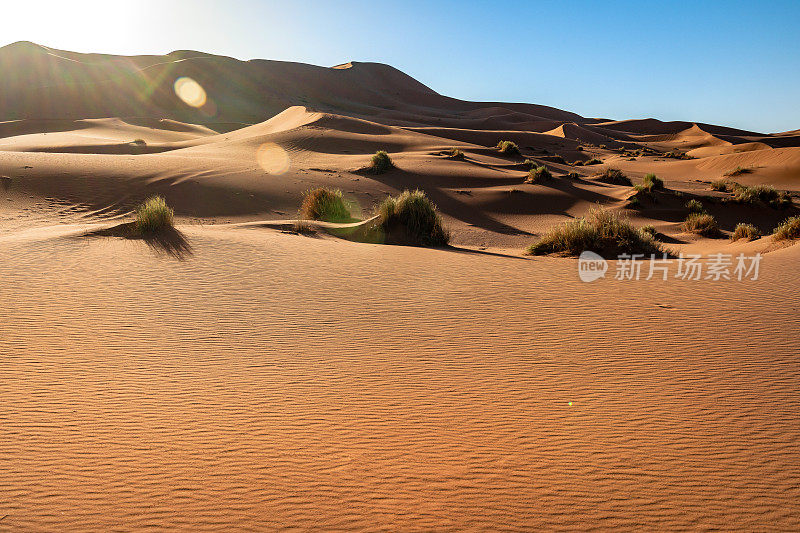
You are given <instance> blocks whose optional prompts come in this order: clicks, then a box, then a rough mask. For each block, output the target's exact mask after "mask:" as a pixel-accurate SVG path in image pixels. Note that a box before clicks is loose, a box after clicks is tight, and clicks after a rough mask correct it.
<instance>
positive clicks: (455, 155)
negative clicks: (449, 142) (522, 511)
mask: <svg viewBox="0 0 800 533" xmlns="http://www.w3.org/2000/svg"><path fill="white" fill-rule="evenodd" d="M444 155H445V157H447V159H456V160H459V161H461V160H463V159H464V157H466V156H465V155H464V151H463V150H460V149H458V148H450V149H449V150H445V152H444Z"/></svg>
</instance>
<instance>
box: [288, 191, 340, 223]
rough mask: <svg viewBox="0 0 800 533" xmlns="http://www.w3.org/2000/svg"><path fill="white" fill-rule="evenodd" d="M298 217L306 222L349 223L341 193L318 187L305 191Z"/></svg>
mask: <svg viewBox="0 0 800 533" xmlns="http://www.w3.org/2000/svg"><path fill="white" fill-rule="evenodd" d="M300 216H301V217H303V218H305V219H308V220H324V221H326V222H349V221H350V220H352V218H351V217H350V211H348V209H347V206H345V204H344V198H343V197H342V191H340V190H339V189H327V188H325V187H318V188H316V189H311V190H309V191H306V192H305V194H304V195H303V203H302V204H301V205H300Z"/></svg>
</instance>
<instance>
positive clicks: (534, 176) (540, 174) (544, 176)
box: [525, 165, 553, 183]
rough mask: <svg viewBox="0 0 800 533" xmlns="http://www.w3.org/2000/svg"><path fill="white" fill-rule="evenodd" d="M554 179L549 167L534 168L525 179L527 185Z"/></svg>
mask: <svg viewBox="0 0 800 533" xmlns="http://www.w3.org/2000/svg"><path fill="white" fill-rule="evenodd" d="M552 177H553V174H552V173H551V172H550V171H549V170H548V169H547V167H546V166H544V165H541V166H538V167H535V168H532V169H531V170H530V172H528V177H527V178H525V183H541V182H543V181H547V180H549V179H552Z"/></svg>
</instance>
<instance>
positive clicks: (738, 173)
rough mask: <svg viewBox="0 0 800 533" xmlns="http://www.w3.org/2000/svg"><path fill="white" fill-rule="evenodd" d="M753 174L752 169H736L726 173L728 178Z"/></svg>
mask: <svg viewBox="0 0 800 533" xmlns="http://www.w3.org/2000/svg"><path fill="white" fill-rule="evenodd" d="M751 172H753V169H752V168H750V167H736V168H734V169H733V170H729V171H728V172H726V173H725V175H726V176H731V177H733V176H741V175H742V174H749V173H751Z"/></svg>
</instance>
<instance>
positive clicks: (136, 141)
mask: <svg viewBox="0 0 800 533" xmlns="http://www.w3.org/2000/svg"><path fill="white" fill-rule="evenodd" d="M130 144H135V145H137V146H145V145H147V143H146V142H145V140H144V139H134V140H133V141H131V142H130Z"/></svg>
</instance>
